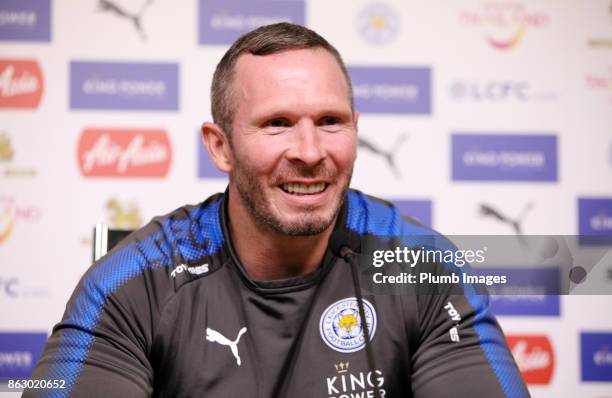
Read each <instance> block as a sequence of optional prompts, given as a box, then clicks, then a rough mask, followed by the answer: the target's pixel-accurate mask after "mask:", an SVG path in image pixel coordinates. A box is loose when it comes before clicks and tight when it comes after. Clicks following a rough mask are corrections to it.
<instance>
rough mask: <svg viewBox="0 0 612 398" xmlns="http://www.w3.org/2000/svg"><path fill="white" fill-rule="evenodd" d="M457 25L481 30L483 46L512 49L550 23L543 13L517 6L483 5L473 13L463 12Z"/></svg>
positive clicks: (515, 3) (505, 49)
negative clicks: (533, 32)
mask: <svg viewBox="0 0 612 398" xmlns="http://www.w3.org/2000/svg"><path fill="white" fill-rule="evenodd" d="M459 21H460V23H462V24H463V25H465V26H469V27H473V28H478V29H481V30H482V31H483V33H484V38H485V40H486V42H487V43H488V44H489V45H490V46H491V47H492V48H494V49H496V50H501V51H508V50H511V49H513V48H516V47H517V46H518V45H519V44H520V43H521V41H522V40H523V38H524V37H525V35H526V34H527V31H529V30H541V29H543V28H545V27H547V26H548V25H549V23H550V18H549V16H548V14H547V13H545V12H543V11H540V10H533V9H531V8H527V6H526V5H525V4H523V3H521V2H513V1H509V2H508V1H505V2H499V1H497V2H495V1H493V2H486V3H482V5H481V6H480V7H479V8H476V9H463V10H461V11H460V12H459Z"/></svg>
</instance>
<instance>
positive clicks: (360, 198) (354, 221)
mask: <svg viewBox="0 0 612 398" xmlns="http://www.w3.org/2000/svg"><path fill="white" fill-rule="evenodd" d="M346 207H347V216H346V225H345V228H347V229H348V230H350V231H352V232H355V233H357V234H360V235H375V236H378V237H381V238H393V237H400V236H408V235H425V236H431V235H440V234H439V233H438V232H436V231H434V230H433V229H431V228H429V227H428V226H426V225H423V224H421V223H420V222H419V221H417V220H416V219H414V218H412V217H411V216H410V215H409V214H402V213H401V212H400V211H399V209H398V208H397V207H396V206H395V205H394V204H393V203H391V202H389V201H387V200H384V199H381V198H378V197H375V196H372V195H368V194H365V193H363V192H361V191H358V190H356V189H350V190H349V191H348V194H347V206H346Z"/></svg>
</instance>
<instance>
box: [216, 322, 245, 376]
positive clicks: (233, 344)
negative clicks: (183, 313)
mask: <svg viewBox="0 0 612 398" xmlns="http://www.w3.org/2000/svg"><path fill="white" fill-rule="evenodd" d="M246 332H247V328H246V327H243V328H242V329H240V331H239V332H238V336H236V339H235V340H234V341H232V340H230V339H228V338H227V337H225V336H223V335H222V334H221V333H219V332H217V331H216V330H213V329H211V328H206V340H208V341H210V342H211V343H219V344H221V345H225V346H228V347H229V349H230V351H231V352H232V355H233V356H234V358H236V365H238V366H240V365H241V364H242V361H241V360H240V355H238V342H239V341H240V338H241V337H242V335H243V334H245V333H246Z"/></svg>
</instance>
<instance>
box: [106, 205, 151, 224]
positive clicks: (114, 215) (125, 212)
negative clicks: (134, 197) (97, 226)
mask: <svg viewBox="0 0 612 398" xmlns="http://www.w3.org/2000/svg"><path fill="white" fill-rule="evenodd" d="M106 210H108V211H109V213H110V217H109V224H110V227H111V228H113V229H138V228H140V226H141V225H142V217H141V216H140V209H139V208H138V205H136V204H135V203H134V202H129V203H127V204H123V203H121V202H119V201H118V200H117V199H110V200H109V201H108V202H106Z"/></svg>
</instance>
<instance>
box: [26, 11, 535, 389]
mask: <svg viewBox="0 0 612 398" xmlns="http://www.w3.org/2000/svg"><path fill="white" fill-rule="evenodd" d="M211 99H212V114H213V119H214V123H212V122H210V123H204V125H203V127H202V137H203V143H204V145H205V146H206V148H207V149H208V152H209V153H210V156H211V158H212V160H213V161H214V163H215V164H216V166H217V167H218V168H219V169H220V170H222V171H224V172H226V173H228V174H229V176H230V182H229V186H228V189H227V190H226V192H225V193H224V194H217V195H214V196H212V197H210V198H208V199H207V200H206V201H204V202H203V203H202V204H200V205H196V206H184V207H181V208H179V209H178V210H176V211H174V212H172V213H170V214H168V215H166V216H162V217H158V218H156V219H154V220H153V221H152V222H151V223H150V224H149V225H147V226H146V227H144V228H143V229H141V230H139V231H136V232H135V233H133V234H132V235H130V236H129V237H128V238H126V239H125V240H124V241H123V242H121V243H120V244H119V245H118V247H116V248H114V249H113V250H112V251H111V252H110V253H109V254H107V255H106V256H105V257H103V258H102V259H101V260H99V261H98V262H96V263H95V264H94V265H93V266H92V267H91V268H90V269H89V271H88V272H87V273H86V274H85V275H84V276H83V278H82V280H81V282H80V283H79V286H78V287H77V289H76V290H75V292H74V294H73V296H72V298H71V299H70V301H69V303H68V305H67V308H66V313H65V314H64V317H63V319H62V321H61V322H60V323H59V324H58V325H57V326H56V327H55V328H54V331H53V334H52V335H51V337H50V338H49V341H48V343H47V346H46V347H45V352H44V354H43V355H42V357H41V359H40V361H39V363H38V365H37V367H36V369H35V371H34V374H33V379H35V380H45V381H54V380H57V381H58V383H61V387H60V388H56V389H45V390H35V389H32V390H29V391H27V392H26V393H25V395H24V396H26V397H29V396H34V395H36V394H37V393H41V394H42V395H47V394H50V395H53V396H85V395H87V396H89V397H109V396H110V397H112V396H117V397H127V396H129V397H140V396H172V397H174V396H206V397H298V398H299V397H343V398H344V397H419V398H434V397H435V398H439V397H470V398H478V397H483V398H485V397H486V398H494V397H526V396H528V395H529V393H528V392H527V389H526V388H525V385H524V383H523V381H522V380H521V377H520V374H519V372H518V369H517V367H516V364H515V363H514V360H513V359H512V356H511V355H510V353H509V351H508V347H507V345H506V343H505V341H504V338H503V334H502V332H501V330H500V329H499V326H498V325H497V323H496V321H495V319H494V318H493V316H492V315H491V314H490V313H489V310H488V299H487V297H486V296H482V295H476V294H474V291H475V290H474V288H473V287H471V286H468V285H459V286H455V289H454V290H453V294H450V291H445V290H442V291H441V292H438V293H437V294H428V295H420V294H414V292H413V294H373V293H371V292H366V291H362V290H361V288H360V282H359V275H358V272H357V268H356V266H355V264H354V263H352V262H353V259H354V258H355V257H356V255H355V254H354V253H351V252H350V250H349V251H348V252H347V247H352V248H354V249H357V247H356V246H353V244H354V242H361V243H362V244H363V245H362V246H363V247H367V248H377V249H380V250H383V249H388V248H389V247H390V246H392V242H397V241H398V239H402V238H405V237H410V236H419V235H428V236H437V235H436V234H435V233H434V232H433V231H431V230H429V229H427V228H425V227H422V226H420V225H419V224H417V223H416V222H414V221H412V220H410V219H404V218H402V217H400V216H399V214H398V212H397V210H396V209H394V208H393V207H392V206H391V205H390V204H388V203H386V202H383V201H381V200H378V199H375V198H372V197H369V196H366V195H364V194H362V193H360V192H358V191H354V190H350V189H349V183H350V180H351V175H352V170H353V164H354V162H355V158H356V146H357V120H358V114H357V113H356V112H355V110H354V107H353V98H352V89H351V83H350V78H349V76H348V74H347V72H346V68H345V66H344V64H343V62H342V59H341V57H340V55H339V54H338V52H337V51H336V50H335V49H334V48H333V47H332V46H331V45H330V44H329V43H328V42H327V41H326V40H325V39H323V38H322V37H321V36H319V35H318V34H317V33H315V32H313V31H311V30H309V29H306V28H304V27H301V26H297V25H292V24H287V23H280V24H275V25H269V26H265V27H262V28H259V29H257V30H255V31H253V32H250V33H248V34H246V35H245V36H243V37H241V38H240V39H238V40H237V41H236V42H235V43H234V44H233V45H232V47H231V48H230V49H229V50H228V52H227V53H226V54H225V56H224V57H223V59H222V60H221V62H220V63H219V65H218V66H217V69H216V72H215V76H214V79H213V85H212V95H211ZM332 235H333V236H334V237H336V238H337V237H340V238H339V239H341V240H344V243H345V247H344V248H343V249H341V250H340V253H342V256H339V254H338V252H337V250H335V249H334V250H333V251H332V250H331V249H330V247H329V245H328V242H329V241H330V237H332ZM332 240H334V239H332ZM340 245H342V242H341V243H340ZM347 253H348V254H347ZM347 261H348V262H349V263H352V264H351V266H349V264H347ZM430 266H431V267H433V268H429V269H428V270H429V272H433V273H437V274H444V273H448V272H449V271H448V268H445V267H446V266H447V264H433V265H431V264H430ZM362 277H363V278H367V275H362ZM457 292H459V294H457ZM475 379H477V380H478V382H477V383H475V382H474V380H475Z"/></svg>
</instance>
